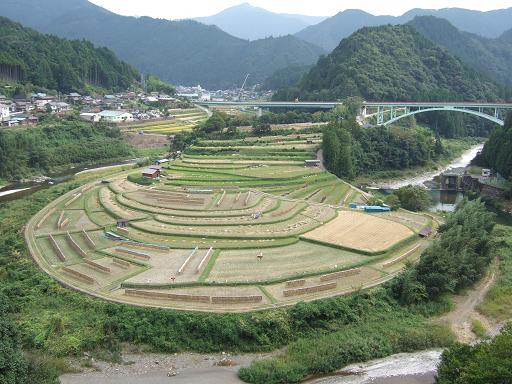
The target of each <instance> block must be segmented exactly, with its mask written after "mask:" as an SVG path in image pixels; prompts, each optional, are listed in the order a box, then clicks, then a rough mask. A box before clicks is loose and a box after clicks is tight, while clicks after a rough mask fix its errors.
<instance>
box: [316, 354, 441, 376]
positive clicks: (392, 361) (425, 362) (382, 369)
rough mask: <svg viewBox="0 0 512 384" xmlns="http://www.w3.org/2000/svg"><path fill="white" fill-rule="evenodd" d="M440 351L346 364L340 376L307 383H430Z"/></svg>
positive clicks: (439, 359)
mask: <svg viewBox="0 0 512 384" xmlns="http://www.w3.org/2000/svg"><path fill="white" fill-rule="evenodd" d="M441 354H442V351H441V350H433V351H421V352H414V353H400V354H397V355H392V356H389V357H386V358H383V359H378V360H372V361H368V362H366V363H361V364H353V365H349V366H347V367H345V368H343V370H342V371H341V374H342V375H339V374H338V375H336V376H330V377H324V378H321V379H316V380H311V381H308V382H307V383H308V384H433V383H434V382H435V374H436V371H437V366H438V365H439V362H440V361H441Z"/></svg>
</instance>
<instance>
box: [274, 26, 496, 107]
mask: <svg viewBox="0 0 512 384" xmlns="http://www.w3.org/2000/svg"><path fill="white" fill-rule="evenodd" d="M348 96H361V97H363V98H364V99H366V100H432V101H434V100H447V99H450V100H496V99H500V98H502V97H504V96H505V95H504V94H502V93H501V89H500V87H498V86H497V85H496V84H494V83H493V82H491V81H489V80H487V79H486V78H485V77H483V76H481V75H479V74H478V73H477V72H476V71H474V70H472V69H470V68H468V67H467V66H465V65H464V64H463V63H462V62H461V61H460V60H459V59H457V58H455V57H454V56H452V55H451V54H450V53H449V52H448V51H446V50H445V49H443V48H441V47H439V46H437V45H435V44H434V43H433V42H431V41H430V40H428V39H426V38H425V37H423V36H422V35H421V34H420V33H419V32H417V31H416V30H415V29H414V28H413V27H411V26H408V25H397V26H391V25H387V26H380V27H365V28H363V29H361V30H359V31H357V32H356V33H354V34H353V35H352V36H350V37H349V38H347V39H344V40H342V41H341V43H340V45H339V46H338V47H337V48H336V49H335V50H334V51H333V52H332V53H331V54H330V55H328V56H326V57H322V58H321V59H320V60H319V61H318V63H317V65H316V66H314V67H313V68H312V69H311V70H310V71H309V73H308V74H306V75H305V76H304V78H303V79H302V80H301V82H300V83H299V86H298V87H297V88H292V89H284V90H281V91H279V92H278V93H277V94H276V95H275V99H276V100H278V99H288V100H290V99H292V100H293V99H294V98H296V97H300V99H303V100H334V99H343V98H346V97H348Z"/></svg>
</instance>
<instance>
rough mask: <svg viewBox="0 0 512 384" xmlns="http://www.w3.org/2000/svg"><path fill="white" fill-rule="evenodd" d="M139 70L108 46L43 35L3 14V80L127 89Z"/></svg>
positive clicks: (61, 86) (0, 31)
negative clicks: (97, 45)
mask: <svg viewBox="0 0 512 384" xmlns="http://www.w3.org/2000/svg"><path fill="white" fill-rule="evenodd" d="M138 79H139V74H138V73H137V71H136V70H135V69H133V68H132V67H131V66H129V65H128V64H126V63H124V62H122V61H120V60H119V59H117V58H116V56H115V54H114V53H113V52H112V51H110V50H109V49H107V48H95V47H94V46H93V45H92V44H91V43H89V42H87V41H83V40H81V41H79V40H74V41H70V40H65V39H62V38H59V37H55V36H50V35H43V34H41V33H39V32H36V31H33V30H32V29H29V28H24V27H23V26H22V25H20V24H18V23H15V22H12V21H11V20H9V19H7V18H5V17H0V80H3V81H8V82H17V83H21V84H25V83H31V84H33V85H35V86H39V87H43V88H46V89H54V90H58V91H61V92H70V91H83V90H86V89H87V88H88V87H90V86H93V87H101V88H104V89H108V90H122V89H127V88H128V87H130V86H131V85H133V84H134V83H135V82H136V81H137V80H138Z"/></svg>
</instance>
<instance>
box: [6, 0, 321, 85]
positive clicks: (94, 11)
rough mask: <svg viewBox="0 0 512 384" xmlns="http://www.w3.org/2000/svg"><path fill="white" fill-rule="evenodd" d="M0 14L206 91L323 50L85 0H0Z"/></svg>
mask: <svg viewBox="0 0 512 384" xmlns="http://www.w3.org/2000/svg"><path fill="white" fill-rule="evenodd" d="M27 9H32V10H33V12H26V10H27ZM0 14H2V15H6V16H8V17H11V18H12V19H14V20H17V21H20V22H22V23H23V24H25V25H27V26H30V27H33V28H36V29H37V30H38V31H42V32H45V33H52V34H55V35H57V36H61V37H66V38H75V39H76V38H78V39H87V40H89V41H91V42H93V43H94V44H97V45H100V46H105V47H108V48H110V49H112V50H113V51H114V52H115V53H116V54H117V55H118V56H119V57H120V58H122V59H123V60H125V61H127V62H128V63H130V64H132V65H134V66H135V67H136V68H137V69H139V70H140V71H142V72H144V73H154V74H155V75H157V76H158V77H159V78H161V79H162V80H165V81H167V82H170V83H172V84H184V85H194V86H196V85H197V84H201V85H202V86H203V87H206V88H208V89H226V88H230V87H240V86H241V85H242V83H243V80H244V78H245V76H246V74H247V73H250V75H251V76H250V77H249V79H248V85H250V84H257V83H260V84H262V83H263V82H264V81H265V79H266V78H267V77H269V76H270V75H272V74H273V73H274V72H275V71H276V70H278V69H281V68H285V67H288V66H290V65H310V64H313V63H314V62H315V61H316V60H317V59H318V57H319V56H320V54H322V53H324V52H325V51H324V50H322V49H321V48H319V47H317V46H315V45H313V44H310V43H307V42H305V41H303V40H300V39H298V38H296V37H294V36H290V35H289V36H283V37H278V38H272V37H270V38H267V39H261V40H255V41H248V40H242V39H239V38H236V37H234V36H231V35H229V34H227V33H226V32H224V31H222V30H220V29H219V28H218V27H216V26H207V25H204V24H201V23H199V22H196V21H192V20H179V21H170V20H164V19H153V18H149V17H140V18H135V17H126V16H120V15H116V14H114V13H112V12H109V11H107V10H105V9H103V8H101V7H98V6H96V5H94V4H92V3H90V2H88V1H85V0H75V1H62V0H46V1H45V2H44V3H41V1H40V0H2V2H0Z"/></svg>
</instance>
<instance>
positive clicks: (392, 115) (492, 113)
mask: <svg viewBox="0 0 512 384" xmlns="http://www.w3.org/2000/svg"><path fill="white" fill-rule="evenodd" d="M196 104H197V105H200V106H203V107H221V106H239V107H246V108H257V109H262V108H265V109H276V108H281V109H317V110H318V109H333V108H335V107H336V106H338V105H342V104H343V103H341V102H337V101H327V102H321V101H311V102H302V101H301V102H283V101H239V102H236V101H233V102H231V101H198V102H196ZM507 110H511V111H512V104H507V103H485V102H378V101H365V102H363V106H362V108H361V114H360V116H359V119H360V121H363V120H365V119H367V118H369V117H372V116H376V118H377V125H384V126H386V125H389V124H392V123H394V122H396V121H398V120H400V119H403V118H404V117H407V116H413V115H416V114H419V113H424V112H430V111H448V112H462V113H467V114H470V115H474V116H479V117H481V118H484V119H487V120H489V121H492V122H494V123H496V124H498V125H501V126H503V125H504V124H505V116H506V114H507Z"/></svg>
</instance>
